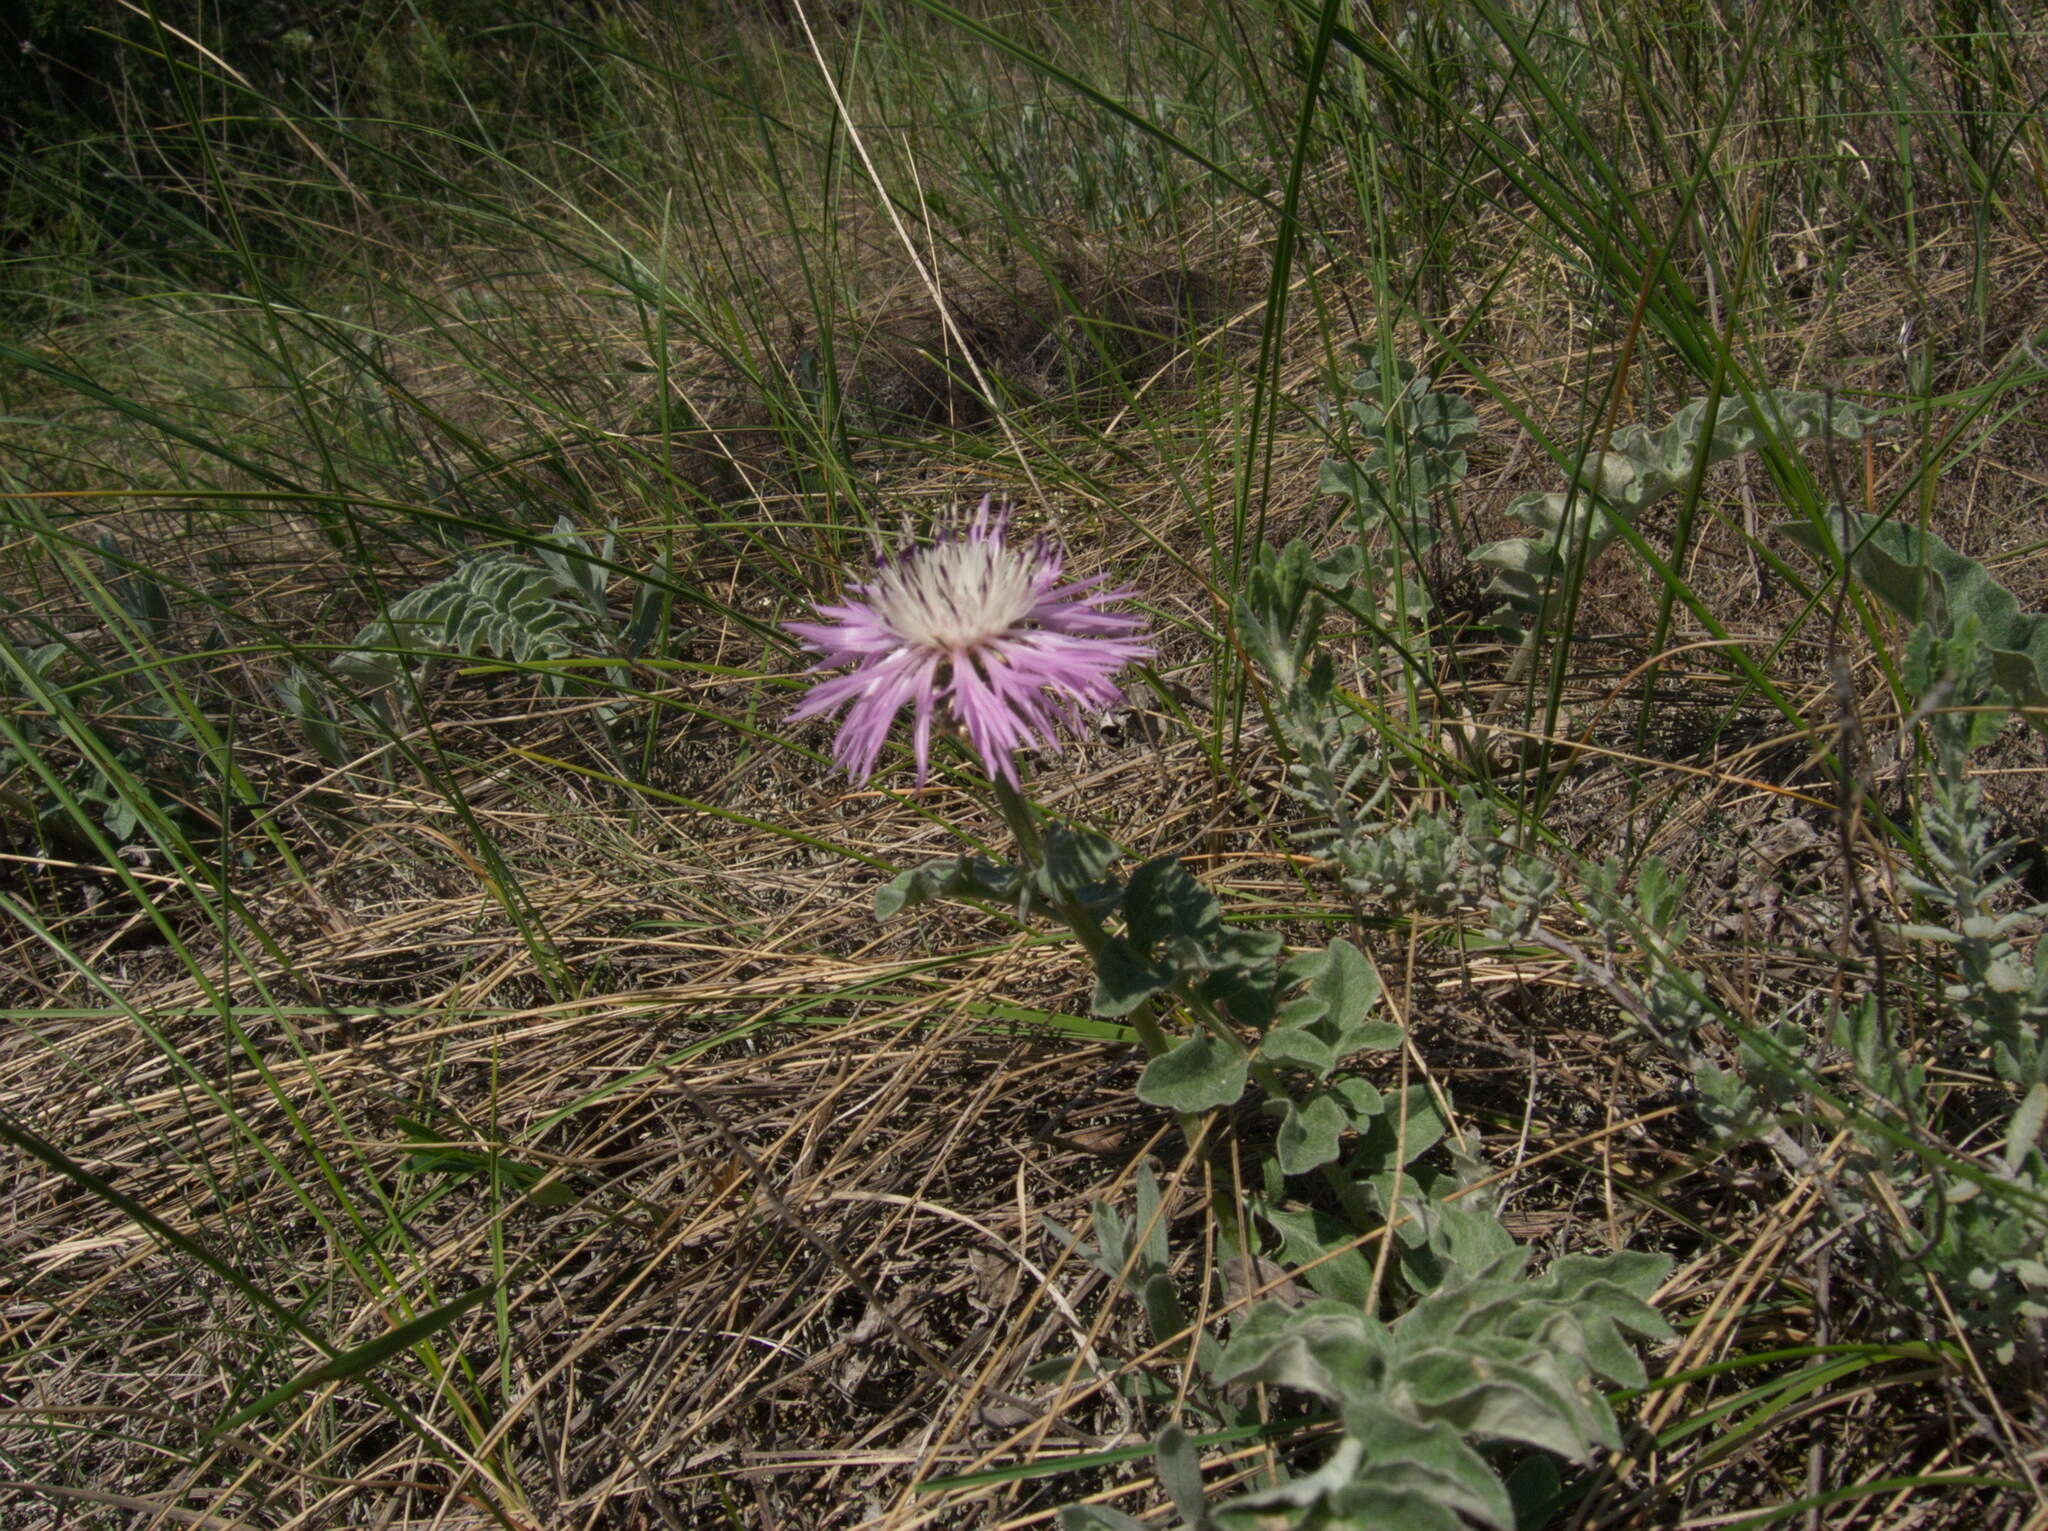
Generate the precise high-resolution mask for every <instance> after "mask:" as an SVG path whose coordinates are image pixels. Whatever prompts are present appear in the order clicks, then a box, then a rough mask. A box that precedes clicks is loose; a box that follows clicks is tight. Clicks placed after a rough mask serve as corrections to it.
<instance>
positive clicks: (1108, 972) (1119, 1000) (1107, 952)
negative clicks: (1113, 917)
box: [1089, 936, 1173, 1017]
mask: <svg viewBox="0 0 2048 1531" xmlns="http://www.w3.org/2000/svg"><path fill="white" fill-rule="evenodd" d="M1172 982H1173V974H1172V973H1171V972H1170V971H1168V970H1167V969H1166V968H1163V967H1161V966H1159V965H1158V964H1157V963H1154V962H1148V961H1147V960H1146V959H1145V958H1143V957H1141V956H1140V955H1139V954H1138V952H1137V950H1136V949H1135V948H1134V947H1132V945H1131V944H1130V942H1128V941H1123V940H1119V939H1118V938H1117V937H1115V936H1112V937H1110V938H1109V940H1108V941H1106V942H1105V943H1104V944H1103V947H1102V951H1101V952H1100V953H1099V954H1098V955H1097V956H1096V958H1095V998H1094V1000H1093V1001H1092V1002H1091V1004H1090V1006H1089V1008H1090V1009H1091V1010H1093V1011H1094V1013H1095V1014H1097V1015H1101V1016H1110V1017H1115V1016H1119V1015H1129V1014H1130V1013H1131V1012H1132V1011H1133V1010H1135V1009H1137V1008H1138V1006H1140V1005H1142V1004H1143V1003H1144V1002H1145V1001H1146V1000H1148V999H1150V998H1151V997H1152V996H1153V995H1155V994H1157V993H1159V992H1160V991H1161V990H1162V989H1165V988H1167V987H1168V986H1169V985H1170V984H1172Z"/></svg>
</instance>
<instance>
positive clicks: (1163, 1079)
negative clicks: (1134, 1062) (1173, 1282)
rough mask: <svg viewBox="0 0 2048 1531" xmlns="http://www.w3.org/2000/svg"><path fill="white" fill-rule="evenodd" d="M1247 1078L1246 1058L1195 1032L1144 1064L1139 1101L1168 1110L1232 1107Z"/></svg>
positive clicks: (1215, 1040) (1234, 1050)
mask: <svg viewBox="0 0 2048 1531" xmlns="http://www.w3.org/2000/svg"><path fill="white" fill-rule="evenodd" d="M1249 1077H1250V1068H1249V1067H1248V1065H1247V1063H1246V1060H1245V1056H1244V1054H1243V1053H1241V1052H1239V1051H1238V1050H1237V1049H1236V1048H1233V1047H1231V1046H1230V1045H1229V1044H1228V1043H1226V1042H1224V1041H1223V1040H1222V1039H1220V1038H1218V1037H1214V1036H1211V1035H1210V1034H1209V1033H1208V1032H1206V1031H1204V1032H1198V1033H1196V1034H1195V1035H1194V1036H1192V1037H1189V1038H1188V1039H1187V1040H1186V1041H1185V1042H1183V1043H1181V1044H1180V1046H1178V1047H1176V1048H1174V1049H1173V1050H1172V1051H1171V1052H1167V1053H1162V1054H1161V1055H1160V1056H1159V1057H1157V1058H1154V1059H1153V1060H1152V1061H1151V1062H1150V1063H1148V1064H1146V1065H1145V1072H1144V1073H1143V1074H1142V1075H1140V1076H1139V1078H1138V1099H1140V1100H1142V1101H1144V1102H1145V1104H1146V1105H1148V1106H1164V1107H1165V1108H1166V1109H1168V1110H1170V1111H1181V1112H1189V1111H1209V1110H1213V1109H1214V1108H1216V1107H1218V1106H1234V1105H1236V1104H1237V1101H1238V1098H1239V1097H1240V1096H1242V1095H1243V1094H1244V1087H1245V1082H1246V1080H1247V1079H1248V1078H1249Z"/></svg>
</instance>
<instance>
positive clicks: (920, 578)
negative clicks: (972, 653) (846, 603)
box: [867, 537, 1038, 653]
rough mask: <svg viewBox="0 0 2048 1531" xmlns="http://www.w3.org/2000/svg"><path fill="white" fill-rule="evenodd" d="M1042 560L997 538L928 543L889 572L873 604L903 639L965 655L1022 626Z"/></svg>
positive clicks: (871, 597)
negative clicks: (968, 651) (968, 650)
mask: <svg viewBox="0 0 2048 1531" xmlns="http://www.w3.org/2000/svg"><path fill="white" fill-rule="evenodd" d="M1037 573H1038V563H1037V560H1036V559H1034V558H1032V557H1031V556H1030V555H1029V554H1023V555H1020V554H1018V553H1015V552H1012V551H1011V550H1010V549H1009V548H1007V547H1005V546H1004V545H1003V544H1002V543H1000V542H998V541H996V540H994V539H993V538H965V537H963V538H961V539H959V540H958V541H951V542H941V543H938V544H936V545H934V546H932V547H928V548H923V549H921V550H919V551H918V552H917V553H916V554H914V555H912V556H911V557H909V558H907V559H904V560H903V561H901V562H900V563H895V564H891V565H890V566H889V567H888V568H886V569H884V570H883V571H882V572H881V574H880V575H879V576H877V577H876V579H875V582H874V584H873V585H872V586H870V588H869V592H868V596H867V599H868V602H869V604H870V605H872V606H873V607H874V609H875V611H876V612H877V613H878V614H879V615H880V616H881V618H882V621H883V622H884V623H886V624H887V625H888V628H889V631H890V632H892V633H894V634H896V636H897V637H899V638H901V639H902V640H903V641H904V642H905V643H907V644H909V645H911V646H913V647H916V648H926V649H937V650H940V651H942V652H945V653H960V652H962V651H964V650H967V649H971V648H974V647H975V646H977V645H978V644H982V643H985V642H987V641H988V640H989V639H991V638H997V637H1001V636H1002V635H1003V634H1004V633H1006V632H1009V631H1010V630H1012V629H1013V628H1015V627H1017V626H1019V625H1020V624H1021V623H1022V622H1023V621H1024V619H1025V618H1026V617H1027V616H1029V615H1030V613H1031V608H1032V607H1033V606H1034V605H1036V604H1037V600H1038V597H1037V592H1036V591H1035V589H1034V588H1033V580H1034V577H1035V576H1036V575H1037Z"/></svg>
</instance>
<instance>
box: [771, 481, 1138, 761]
mask: <svg viewBox="0 0 2048 1531" xmlns="http://www.w3.org/2000/svg"><path fill="white" fill-rule="evenodd" d="M1008 520H1009V517H1008V515H1007V513H999V514H996V515H991V514H990V513H989V502H988V501H987V500H983V501H982V502H981V506H980V508H979V509H978V510H977V511H976V512H975V514H974V519H973V520H972V521H971V522H969V523H968V525H967V526H966V528H965V529H964V531H963V530H961V529H959V528H955V529H953V530H951V531H948V532H945V533H942V534H941V535H940V536H939V538H938V539H937V540H936V541H934V542H933V543H932V544H931V545H930V546H929V547H913V548H910V549H907V550H906V551H903V552H901V553H898V554H896V555H894V556H893V557H885V558H884V559H883V560H882V563H881V566H880V568H879V569H878V570H877V572H876V574H875V577H874V578H873V579H871V580H869V581H867V582H866V583H865V584H858V585H850V586H848V587H847V588H848V592H849V599H848V600H847V601H846V602H845V604H843V605H837V606H819V607H818V608H817V614H818V616H819V617H821V618H824V619H825V620H823V621H819V622H790V623H787V624H785V625H786V626H787V627H788V629H789V631H790V632H792V633H794V634H795V635H796V636H797V637H798V638H800V639H802V640H803V643H804V646H805V647H806V648H808V649H811V650H812V651H814V652H815V653H816V654H817V655H818V656H819V658H818V662H817V664H815V665H813V666H812V667H811V670H810V672H809V673H811V674H817V673H819V672H821V671H825V670H834V669H837V668H839V667H840V666H841V665H852V666H853V669H851V670H850V671H848V672H847V673H846V674H844V675H839V676H834V677H833V678H832V679H830V680H825V681H820V682H819V683H818V684H817V685H815V686H813V687H812V688H811V693H810V695H809V696H807V697H805V698H804V700H803V702H802V703H801V705H799V706H798V707H797V709H796V711H795V712H794V713H792V714H791V717H792V719H802V718H814V717H817V716H819V715H820V714H836V713H838V712H840V711H842V710H844V711H845V713H846V717H845V719H844V721H843V722H842V723H841V724H840V726H839V737H838V738H837V739H836V740H834V741H833V745H832V758H833V759H834V760H836V761H838V762H839V764H840V765H842V766H844V767H845V768H846V771H847V774H848V775H850V776H851V777H853V779H854V780H855V781H866V780H867V779H868V777H869V776H871V775H872V774H873V773H874V769H875V760H876V758H877V757H878V756H879V755H880V754H881V751H882V742H883V740H884V739H886V738H887V737H888V733H889V729H890V726H891V725H892V724H893V723H894V722H895V721H896V717H897V714H898V713H900V712H902V710H903V709H904V708H905V707H909V708H910V709H911V714H912V743H913V746H914V748H915V750H916V754H917V780H918V783H919V785H922V784H923V782H924V780H925V777H926V776H927V774H929V771H930V768H931V741H932V718H933V715H934V714H935V713H937V712H938V711H939V710H940V709H941V708H942V707H943V708H944V710H945V713H946V716H947V717H948V718H949V719H950V720H951V721H952V722H953V723H955V724H957V725H958V726H959V728H960V730H961V732H963V733H964V734H965V735H966V737H967V742H968V743H969V744H970V745H971V746H973V749H974V752H975V754H976V755H978V756H980V757H981V762H982V764H983V765H984V766H986V767H987V768H988V771H989V774H990V775H991V776H994V777H997V778H999V779H1000V780H1003V781H1006V782H1008V783H1009V784H1010V785H1012V786H1015V785H1016V782H1017V768H1016V766H1015V764H1014V763H1013V762H1012V761H1011V759H1010V752H1011V751H1012V750H1015V749H1019V748H1024V747H1029V746H1034V745H1042V746H1045V747H1048V748H1053V749H1057V748H1058V747H1059V739H1058V729H1059V727H1060V726H1061V725H1064V727H1065V728H1066V730H1067V731H1068V732H1078V731H1079V730H1080V728H1081V726H1082V721H1083V720H1082V709H1083V708H1084V707H1095V708H1104V707H1110V706H1114V705H1115V704H1116V702H1117V701H1118V699H1119V698H1120V696H1121V694H1122V693H1121V692H1120V691H1119V690H1118V688H1117V687H1116V685H1115V684H1114V683H1113V681H1112V679H1111V677H1112V676H1114V675H1115V674H1116V672H1117V671H1119V670H1121V669H1122V668H1123V667H1124V666H1125V665H1127V664H1129V663H1131V662H1132V661H1133V660H1138V659H1144V658H1146V657H1148V656H1149V655H1150V654H1151V653H1152V646H1151V644H1149V643H1147V642H1145V641H1144V638H1143V633H1144V621H1143V619H1142V618H1139V617H1135V616H1128V615H1124V614H1122V613H1118V612H1112V611H1105V610H1104V609H1103V607H1104V606H1105V605H1106V604H1107V603H1109V602H1111V601H1120V600H1125V599H1127V598H1128V597H1129V596H1130V594H1131V592H1130V591H1128V590H1113V591H1105V590H1101V589H1098V588H1097V587H1098V586H1099V585H1100V584H1101V583H1102V580H1103V579H1104V578H1105V576H1102V575H1097V576H1096V577H1095V578H1093V579H1084V580H1077V581H1075V582H1073V583H1071V584H1066V585H1062V584H1060V583H1059V577H1060V568H1061V565H1062V564H1063V562H1064V559H1063V556H1062V554H1061V552H1060V550H1059V549H1058V548H1057V547H1055V546H1053V545H1052V544H1050V543H1048V542H1046V541H1044V540H1043V539H1040V540H1038V541H1035V542H1033V543H1032V544H1031V545H1030V546H1028V547H1012V546H1011V545H1010V543H1009V541H1008V539H1007V537H1006V535H1005V532H1006V524H1007V522H1008Z"/></svg>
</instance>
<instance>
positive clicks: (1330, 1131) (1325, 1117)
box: [1275, 1091, 1347, 1175]
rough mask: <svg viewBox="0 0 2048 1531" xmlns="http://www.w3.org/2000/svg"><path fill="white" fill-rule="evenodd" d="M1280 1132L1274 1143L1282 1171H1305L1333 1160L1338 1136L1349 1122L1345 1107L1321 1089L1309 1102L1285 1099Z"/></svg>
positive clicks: (1294, 1173) (1284, 1172) (1294, 1172)
mask: <svg viewBox="0 0 2048 1531" xmlns="http://www.w3.org/2000/svg"><path fill="white" fill-rule="evenodd" d="M1282 1105H1283V1108H1284V1109H1283V1112H1282V1117H1281V1122H1280V1133H1279V1138H1278V1141H1277V1143H1276V1144H1275V1149H1276V1152H1277V1153H1278V1155H1279V1159H1280V1169H1281V1172H1282V1173H1283V1174H1288V1175H1306V1174H1307V1173H1308V1172H1309V1171H1310V1170H1313V1169H1319V1168H1321V1167H1322V1166H1323V1165H1325V1164H1329V1163H1331V1162H1333V1161H1334V1160H1335V1159H1336V1157H1337V1140H1338V1139H1339V1138H1340V1137H1342V1136H1343V1133H1344V1128H1345V1126H1346V1125H1347V1122H1346V1118H1345V1115H1344V1108H1343V1107H1342V1106H1340V1105H1338V1104H1337V1102H1336V1101H1335V1100H1333V1099H1331V1098H1330V1097H1329V1096H1328V1095H1326V1094H1324V1093H1322V1092H1321V1091H1318V1092H1317V1093H1315V1094H1314V1095H1311V1096H1310V1097H1309V1098H1308V1101H1307V1103H1306V1104H1299V1103H1297V1102H1295V1101H1291V1100H1290V1101H1285V1102H1282Z"/></svg>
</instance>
